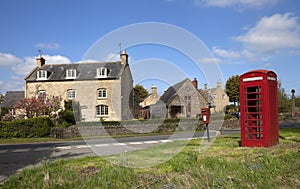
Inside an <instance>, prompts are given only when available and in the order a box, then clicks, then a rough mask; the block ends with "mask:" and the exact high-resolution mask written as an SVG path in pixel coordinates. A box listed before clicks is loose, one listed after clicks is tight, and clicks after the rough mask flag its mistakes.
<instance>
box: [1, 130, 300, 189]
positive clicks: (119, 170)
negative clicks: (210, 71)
mask: <svg viewBox="0 0 300 189" xmlns="http://www.w3.org/2000/svg"><path fill="white" fill-rule="evenodd" d="M280 136H281V137H280V144H279V145H276V146H273V147H270V148H244V147H239V140H240V137H239V135H227V136H223V137H221V138H217V139H216V140H215V142H214V143H213V145H212V146H211V147H210V148H209V149H208V150H207V151H205V152H200V151H199V145H200V144H201V140H191V141H189V142H188V143H187V144H185V147H184V148H183V149H181V150H180V152H179V153H178V154H177V155H175V156H174V157H172V158H171V157H170V158H169V159H168V160H167V161H165V162H161V163H160V164H158V165H153V166H150V167H144V168H131V167H126V166H132V165H130V164H128V163H130V162H134V163H136V162H140V163H143V161H144V160H143V159H135V161H128V160H129V158H133V159H134V158H135V157H138V156H139V157H140V156H149V155H152V161H154V162H155V161H157V160H160V158H161V156H165V157H167V156H168V155H170V154H174V151H176V150H177V148H178V146H181V145H182V141H177V142H174V143H167V144H164V145H163V146H155V147H153V148H149V149H145V150H141V151H135V152H127V153H124V154H121V155H116V156H110V157H109V158H111V160H113V161H106V159H104V158H101V157H86V158H81V159H72V160H57V161H55V162H49V161H46V162H44V163H43V166H39V167H36V168H32V169H25V170H23V171H22V172H21V173H19V174H17V175H15V176H12V177H11V178H10V179H9V180H7V181H6V182H5V183H4V185H3V186H2V188H300V178H299V171H300V152H299V149H300V129H299V128H298V129H281V130H280Z"/></svg>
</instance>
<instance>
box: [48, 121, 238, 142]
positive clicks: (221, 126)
mask: <svg viewBox="0 0 300 189" xmlns="http://www.w3.org/2000/svg"><path fill="white" fill-rule="evenodd" d="M209 128H210V129H211V130H233V129H239V121H238V120H237V119H229V120H225V121H214V122H212V123H210V124H209ZM203 129H204V126H203V125H202V124H199V123H198V122H196V121H195V122H187V123H184V122H183V123H155V124H153V123H150V124H147V123H144V124H128V125H117V124H116V125H110V126H102V125H99V123H96V122H95V124H93V123H91V122H89V123H87V124H84V123H80V124H78V125H74V126H71V127H68V128H53V129H52V130H51V136H52V137H55V138H72V137H80V136H82V137H91V136H114V135H130V134H144V133H172V132H175V131H177V132H181V131H195V130H203Z"/></svg>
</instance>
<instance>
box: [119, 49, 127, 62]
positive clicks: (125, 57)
mask: <svg viewBox="0 0 300 189" xmlns="http://www.w3.org/2000/svg"><path fill="white" fill-rule="evenodd" d="M120 58H121V60H122V62H123V63H124V64H126V65H127V64H128V55H127V54H126V50H123V51H122V54H120Z"/></svg>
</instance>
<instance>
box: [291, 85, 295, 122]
mask: <svg viewBox="0 0 300 189" xmlns="http://www.w3.org/2000/svg"><path fill="white" fill-rule="evenodd" d="M291 92H292V119H294V117H295V89H292V91H291Z"/></svg>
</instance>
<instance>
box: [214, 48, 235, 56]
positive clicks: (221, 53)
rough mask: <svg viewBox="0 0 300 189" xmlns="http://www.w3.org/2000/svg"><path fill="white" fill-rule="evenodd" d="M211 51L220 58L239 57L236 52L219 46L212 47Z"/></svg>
mask: <svg viewBox="0 0 300 189" xmlns="http://www.w3.org/2000/svg"><path fill="white" fill-rule="evenodd" d="M213 53H214V54H215V55H217V56H219V57H221V58H240V54H239V53H238V52H235V51H232V50H225V49H220V48H219V47H213Z"/></svg>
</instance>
